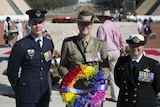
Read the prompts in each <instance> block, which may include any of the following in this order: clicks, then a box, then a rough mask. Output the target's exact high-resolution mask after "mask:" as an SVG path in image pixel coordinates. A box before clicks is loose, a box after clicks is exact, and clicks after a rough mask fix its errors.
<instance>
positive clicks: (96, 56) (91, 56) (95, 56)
mask: <svg viewBox="0 0 160 107" xmlns="http://www.w3.org/2000/svg"><path fill="white" fill-rule="evenodd" d="M85 58H86V61H87V62H94V61H100V60H101V53H100V52H93V53H85Z"/></svg>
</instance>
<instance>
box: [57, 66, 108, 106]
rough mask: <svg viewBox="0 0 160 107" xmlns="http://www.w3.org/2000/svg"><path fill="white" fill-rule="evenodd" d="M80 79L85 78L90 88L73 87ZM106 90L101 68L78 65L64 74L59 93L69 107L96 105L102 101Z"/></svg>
mask: <svg viewBox="0 0 160 107" xmlns="http://www.w3.org/2000/svg"><path fill="white" fill-rule="evenodd" d="M80 79H84V80H87V81H88V82H87V83H88V85H89V86H90V88H87V89H76V88H74V85H75V84H76V82H77V81H78V80H80ZM106 90H107V84H106V77H105V74H104V73H103V71H102V70H100V71H98V70H96V69H95V68H93V67H91V66H80V67H76V68H74V69H72V70H71V71H70V72H69V73H67V74H66V75H65V77H64V79H63V81H62V82H61V88H60V93H61V97H62V100H63V102H65V103H66V105H67V106H69V107H97V106H100V105H101V104H102V101H104V99H105V95H106Z"/></svg>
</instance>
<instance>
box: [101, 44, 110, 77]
mask: <svg viewBox="0 0 160 107" xmlns="http://www.w3.org/2000/svg"><path fill="white" fill-rule="evenodd" d="M107 56H108V54H107V50H106V45H105V42H104V41H102V49H101V58H102V62H101V63H100V69H102V70H103V71H104V73H105V74H106V78H108V77H109V74H110V71H109V63H108V57H107Z"/></svg>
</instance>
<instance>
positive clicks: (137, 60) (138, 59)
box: [131, 54, 143, 63]
mask: <svg viewBox="0 0 160 107" xmlns="http://www.w3.org/2000/svg"><path fill="white" fill-rule="evenodd" d="M142 56H143V54H141V55H140V56H139V58H137V59H136V60H135V59H133V58H132V57H131V59H132V61H136V62H137V63H139V61H140V60H141V58H142Z"/></svg>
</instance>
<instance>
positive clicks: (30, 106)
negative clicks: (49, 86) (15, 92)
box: [16, 90, 50, 107]
mask: <svg viewBox="0 0 160 107" xmlns="http://www.w3.org/2000/svg"><path fill="white" fill-rule="evenodd" d="M49 91H50V90H48V92H46V93H45V94H44V95H43V96H42V97H41V99H40V100H39V102H38V103H26V102H21V101H17V100H16V107H49V99H50V92H49Z"/></svg>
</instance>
